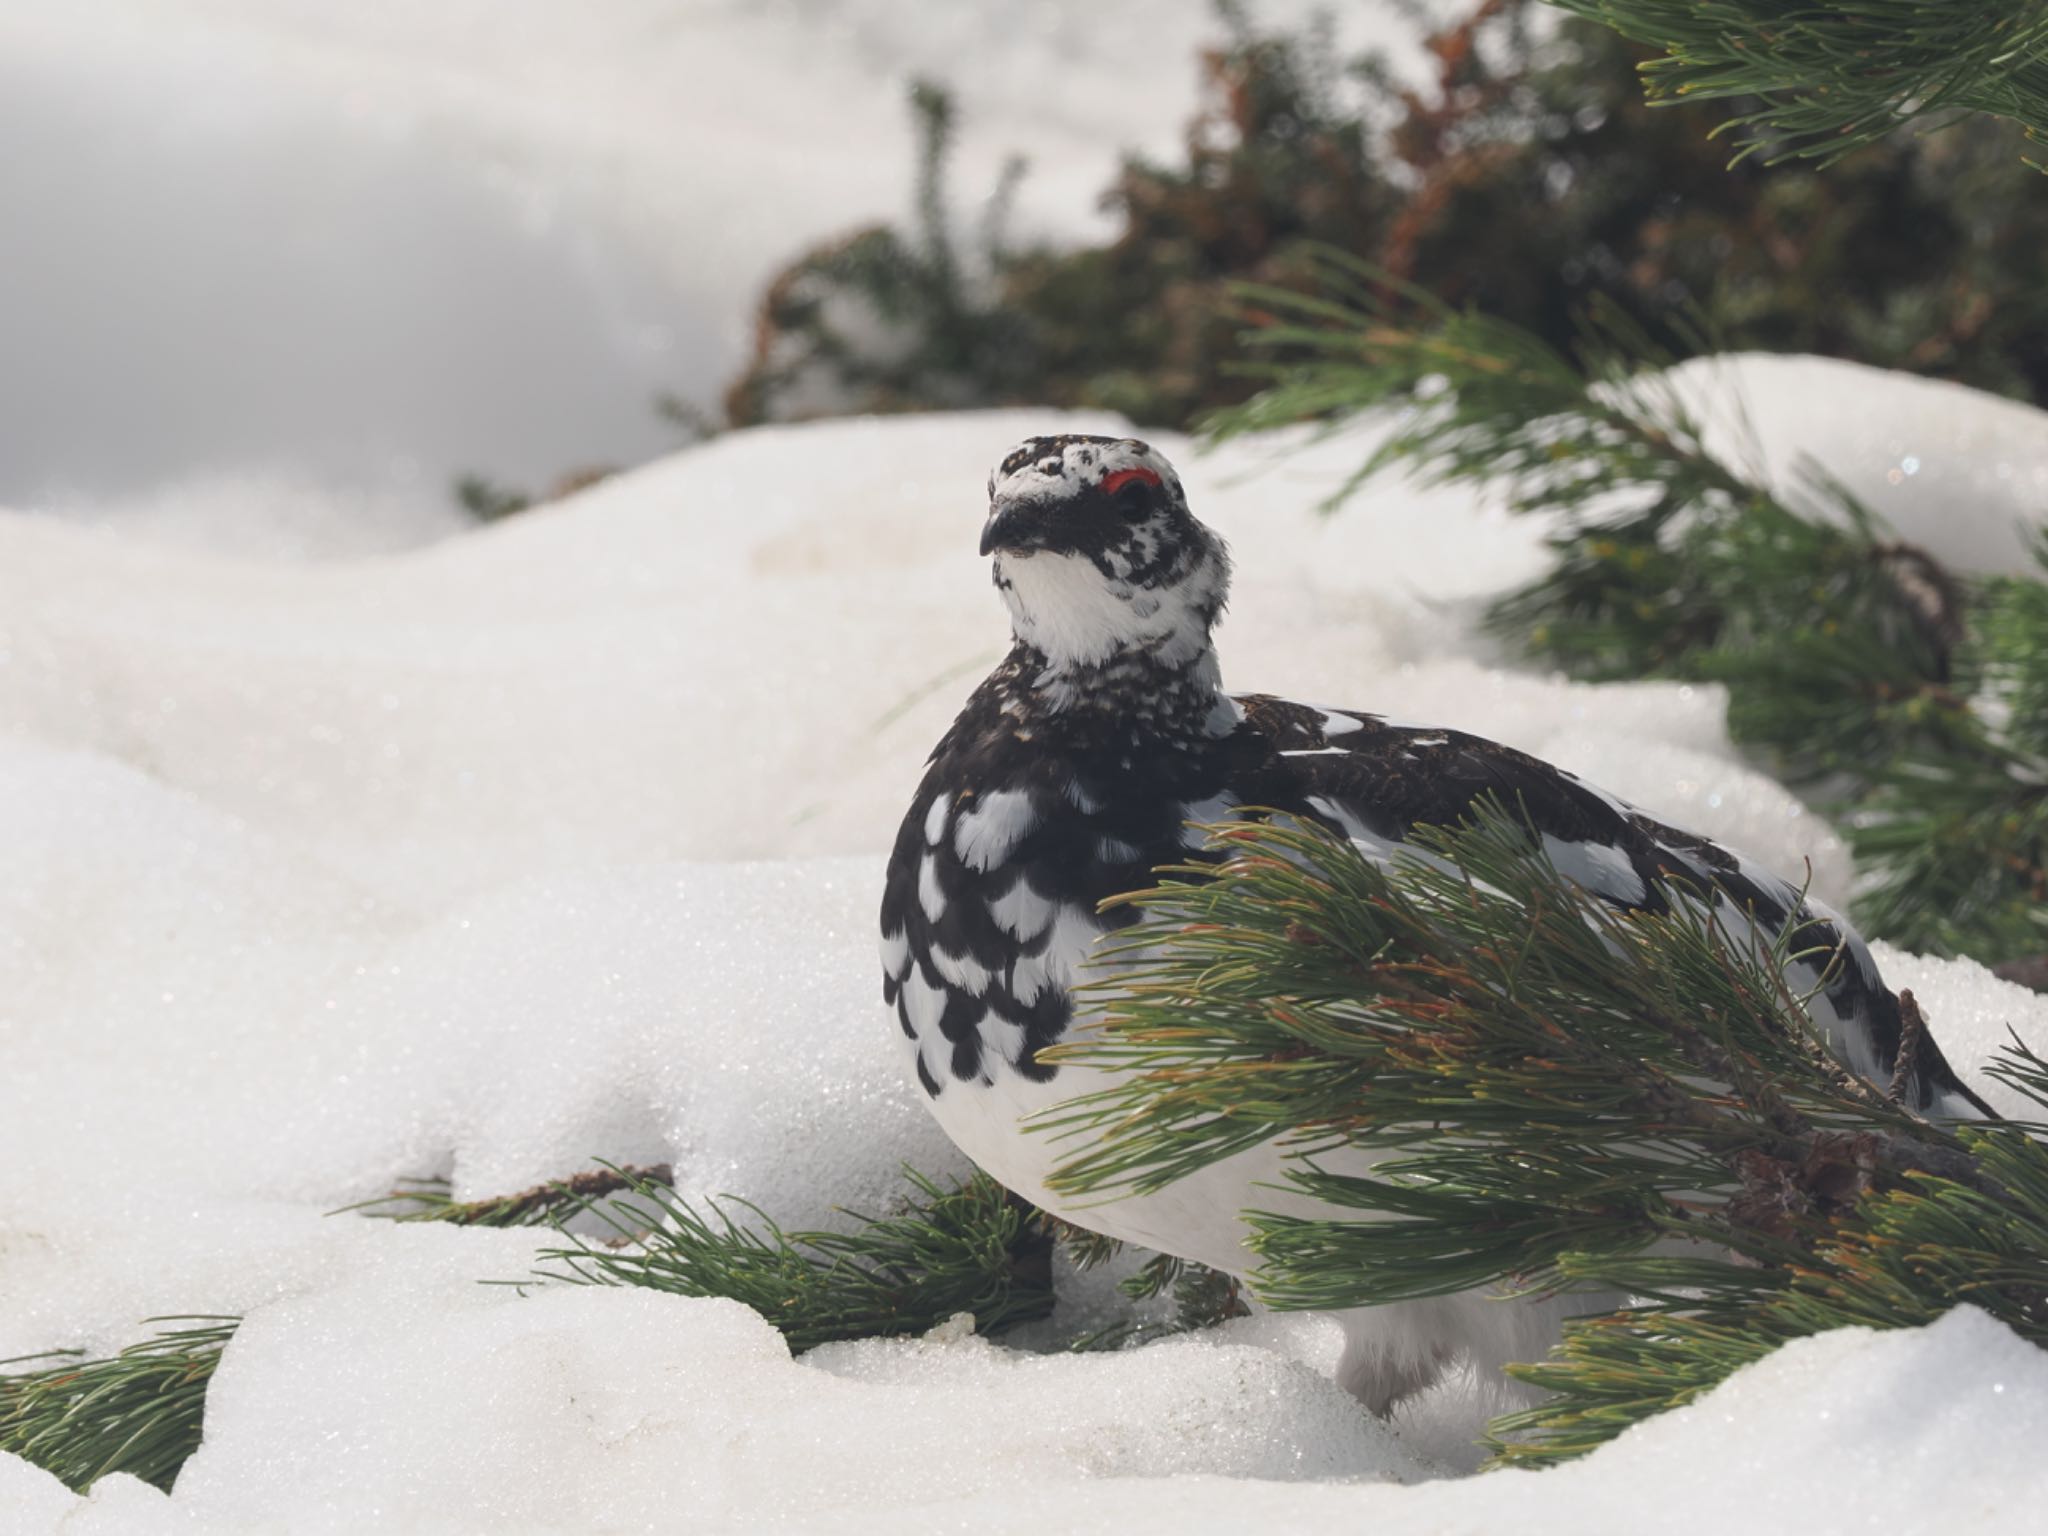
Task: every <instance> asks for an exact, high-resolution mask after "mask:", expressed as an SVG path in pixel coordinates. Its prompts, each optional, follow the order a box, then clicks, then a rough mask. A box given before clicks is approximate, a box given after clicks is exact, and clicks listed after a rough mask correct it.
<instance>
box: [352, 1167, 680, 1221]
mask: <svg viewBox="0 0 2048 1536" xmlns="http://www.w3.org/2000/svg"><path fill="white" fill-rule="evenodd" d="M674 1183H675V1171H674V1170H673V1169H672V1168H670V1166H669V1165H668V1164H667V1163H656V1164H653V1165H652V1166H649V1167H644V1168H643V1167H636V1166H635V1165H633V1164H631V1163H628V1164H625V1165H624V1166H622V1167H618V1168H613V1167H611V1166H609V1165H605V1166H603V1167H598V1168H589V1169H585V1170H584V1171H583V1172H582V1173H577V1174H571V1175H570V1176H569V1177H568V1178H566V1179H554V1180H551V1181H550V1182H548V1183H546V1184H536V1185H534V1186H533V1187H532V1188H531V1189H523V1190H521V1191H519V1193H517V1194H515V1195H494V1196H490V1197H488V1198H486V1199H483V1200H456V1199H454V1198H453V1197H452V1196H451V1195H450V1194H449V1187H448V1181H447V1180H446V1179H442V1178H428V1179H401V1180H399V1181H398V1187H397V1188H395V1189H393V1190H392V1191H391V1192H390V1193H389V1194H385V1195H379V1196H378V1197H377V1198H376V1199H374V1200H365V1201H362V1202H360V1203H358V1204H356V1205H346V1206H343V1207H342V1208H341V1210H340V1211H336V1212H335V1213H334V1214H335V1215H340V1214H342V1212H345V1211H360V1212H361V1213H362V1214H363V1215H365V1216H374V1217H377V1218H379V1219H380V1220H384V1221H446V1222H452V1223H454V1224H455V1225H457V1226H463V1227H544V1226H552V1225H555V1224H556V1223H557V1222H558V1221H560V1220H563V1219H566V1218H567V1217H569V1216H572V1215H574V1214H575V1213H576V1212H578V1211H580V1210H582V1209H583V1208H584V1207H586V1206H587V1205H589V1204H590V1203H591V1202H592V1201H593V1200H601V1199H603V1198H605V1197H606V1196H608V1195H615V1194H618V1193H620V1192H622V1191H625V1190H630V1189H635V1188H637V1187H638V1186H639V1185H641V1184H666V1185H673V1184H674Z"/></svg>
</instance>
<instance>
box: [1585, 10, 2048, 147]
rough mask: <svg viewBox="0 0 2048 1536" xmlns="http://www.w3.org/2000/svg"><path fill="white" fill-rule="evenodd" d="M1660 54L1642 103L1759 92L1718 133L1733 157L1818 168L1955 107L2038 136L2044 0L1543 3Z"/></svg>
mask: <svg viewBox="0 0 2048 1536" xmlns="http://www.w3.org/2000/svg"><path fill="white" fill-rule="evenodd" d="M1553 3H1555V4H1556V5H1558V6H1559V7H1561V8H1562V9H1564V10H1568V11H1573V12H1575V13H1577V14H1578V15H1581V16H1584V17H1587V18H1589V19H1590V20H1593V21H1597V22H1599V23H1601V24H1602V25H1604V26H1609V27H1612V28H1614V29H1615V30H1616V31H1618V32H1621V33H1623V34H1625V35H1626V36H1628V37H1631V38H1634V39H1635V40H1636V41H1638V42H1642V43H1649V44H1652V45H1653V46H1655V47H1658V48H1661V49H1663V50H1664V56H1663V57H1662V58H1658V59H1652V60H1650V61H1649V62H1648V63H1646V64H1644V65H1643V82H1644V85H1645V87H1646V89H1647V91H1648V94H1649V97H1650V100H1651V101H1652V102H1654V103H1659V104H1668V103H1671V102H1676V101H1724V100H1727V99H1728V98H1730V97H1745V96H1748V97H1758V98H1761V101H1762V104H1761V105H1760V106H1757V107H1754V108H1751V109H1749V110H1746V111H1743V112H1741V113H1740V114H1738V115H1737V116H1736V117H1734V118H1732V119H1731V120H1730V121H1729V122H1728V123H1727V124H1725V125H1724V128H1732V129H1735V130H1736V131H1737V138H1738V141H1739V142H1740V144H1741V146H1742V149H1741V154H1742V155H1745V156H1746V155H1750V154H1755V153H1757V152H1759V151H1761V152H1763V153H1764V154H1765V155H1767V156H1768V157H1769V158H1772V159H1785V158H1791V157H1804V158H1809V159H1819V160H1822V161H1823V162H1825V161H1832V160H1836V159H1839V158H1840V157H1841V156H1843V155H1845V154H1848V153H1849V152H1850V151H1851V150H1853V149H1856V148H1858V147H1861V146H1863V145H1867V144H1871V143H1874V142H1876V141H1877V140H1878V139H1880V138H1882V137H1883V136H1884V135H1885V134H1887V133H1890V132H1892V131H1893V130H1894V129H1896V128H1897V127H1899V125H1900V124H1902V123H1907V122H1913V121H1916V120H1919V119H1922V118H1931V119H1933V120H1935V121H1936V122H1937V124H1938V123H1939V122H1940V121H1941V120H1943V119H1951V120H1952V119H1953V118H1955V117H1958V116H1961V115H1963V114H1966V113H1972V112H1981V113H1987V114H1990V115H1992V116H1996V117H2003V118H2009V119H2011V120H2012V121H2013V122H2016V123H2018V124H2020V125H2021V126H2022V127H2024V128H2025V129H2026V130H2027V131H2028V134H2029V136H2030V137H2032V138H2034V139H2036V140H2040V139H2042V138H2048V4H2044V3H2042V0H1970V3H1969V4H1966V5H1958V4H1955V3H1953V0H1859V3H1857V4H1855V5H1839V6H1818V5H1811V4H1803V3H1799V0H1553Z"/></svg>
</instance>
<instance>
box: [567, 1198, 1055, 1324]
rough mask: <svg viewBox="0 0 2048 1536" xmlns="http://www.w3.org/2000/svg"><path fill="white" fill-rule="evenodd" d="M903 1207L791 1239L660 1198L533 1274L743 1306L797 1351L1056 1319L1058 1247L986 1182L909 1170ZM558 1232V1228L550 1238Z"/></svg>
mask: <svg viewBox="0 0 2048 1536" xmlns="http://www.w3.org/2000/svg"><path fill="white" fill-rule="evenodd" d="M904 1177H905V1178H906V1179H907V1180H908V1181H909V1183H910V1185H911V1188H912V1191H913V1194H912V1196H911V1199H910V1202H909V1203H908V1204H906V1206H905V1207H904V1208H903V1209H902V1210H900V1211H897V1212H893V1213H891V1214H889V1215H885V1216H857V1217H856V1220H857V1221H858V1222H859V1226H858V1227H857V1228H856V1229H855V1230H853V1231H851V1232H785V1231H784V1230H783V1229H782V1228H781V1227H780V1226H778V1225H776V1223H775V1222H774V1221H773V1220H772V1219H771V1218H770V1217H769V1216H768V1215H767V1214H766V1213H765V1212H763V1211H761V1210H760V1209H758V1208H757V1207H755V1206H753V1205H750V1204H748V1203H747V1202H745V1201H733V1202H729V1204H730V1205H732V1206H737V1207H738V1208H740V1209H742V1210H744V1211H746V1212H747V1213H748V1214H749V1215H750V1216H751V1217H752V1218H754V1220H753V1221H751V1222H742V1221H738V1220H735V1219H734V1217H733V1215H732V1212H731V1210H730V1209H728V1208H727V1207H724V1206H720V1205H718V1204H717V1203H716V1202H707V1204H706V1209H704V1210H703V1211H699V1210H698V1209H697V1208H696V1207H694V1206H692V1205H691V1204H690V1203H689V1202H688V1201H685V1200H683V1199H681V1198H679V1197H678V1196H677V1195H676V1194H675V1192H674V1191H673V1190H671V1189H668V1188H666V1187H665V1186H663V1185H660V1184H656V1183H654V1182H652V1181H649V1180H645V1179H634V1180H631V1181H630V1184H631V1197H630V1198H628V1199H622V1200H617V1201H614V1202H612V1203H610V1204H609V1205H607V1206H606V1207H603V1208H597V1209H598V1214H599V1215H600V1216H601V1217H602V1219H603V1220H604V1222H605V1224H606V1225H607V1226H608V1227H610V1228H611V1230H612V1233H613V1236H614V1238H615V1239H616V1240H617V1241H616V1244H614V1243H611V1242H593V1241H589V1240H586V1239H584V1238H580V1237H574V1236H572V1235H571V1234H569V1233H567V1232H564V1233H563V1235H564V1236H565V1237H568V1238H569V1240H570V1246H567V1247H561V1248H551V1249H547V1250H544V1251H543V1252H542V1254H541V1255H540V1257H541V1260H542V1262H543V1264H544V1266H545V1267H544V1268H542V1269H540V1270H538V1271H536V1273H537V1275H538V1276H539V1277H540V1278H541V1279H543V1280H548V1281H556V1282H566V1283H569V1284H573V1285H638V1286H645V1287H647V1288H649V1289H651V1290H657V1291H668V1292H671V1293H673V1294H675V1295H678V1296H726V1297H730V1298H732V1299H733V1300H735V1301H742V1302H745V1303H746V1304H747V1305H748V1306H750V1307H752V1308H753V1309H754V1310H755V1311H757V1312H759V1313H760V1314H761V1315H762V1316H763V1317H765V1318H766V1319H767V1320H768V1321H769V1322H771V1323H773V1324H774V1325H775V1326H776V1327H777V1328H779V1329H780V1330H781V1331H782V1334H783V1336H784V1337H785V1338H787V1339H788V1340H789V1346H790V1348H791V1349H792V1350H796V1351H799V1352H801V1351H803V1350H806V1349H811V1348H814V1347H815V1346H817V1345H819V1344H824V1343H827V1342H829V1341H831V1340H834V1339H863V1338H876V1337H887V1336H890V1335H894V1334H902V1333H922V1332H924V1331H926V1330H927V1329H930V1328H934V1327H936V1326H937V1325H938V1324H940V1323H942V1322H944V1321H946V1319H948V1318H949V1317H952V1316H954V1315H955V1314H956V1313H960V1312H971V1313H973V1314H974V1319H975V1326H976V1327H977V1328H978V1329H979V1330H980V1331H982V1332H984V1333H995V1332H999V1331H1001V1330H1002V1329H1004V1328H1007V1327H1010V1326H1012V1325H1013V1324H1016V1323H1020V1322H1023V1321H1026V1320H1027V1319H1030V1318H1034V1317H1043V1316H1045V1315H1046V1314H1047V1313H1048V1312H1050V1311H1051V1310H1052V1303H1053V1293H1052V1266H1051V1255H1052V1240H1051V1239H1050V1238H1049V1237H1047V1236H1045V1235H1044V1234H1043V1233H1041V1232H1040V1231H1039V1230H1038V1228H1037V1227H1036V1225H1035V1224H1034V1223H1033V1221H1032V1219H1031V1217H1032V1212H1031V1211H1030V1209H1029V1207H1027V1206H1024V1205H1023V1204H1022V1203H1021V1202H1019V1201H1017V1200H1016V1199H1015V1198H1014V1197H1012V1196H1010V1195H1009V1194H1008V1193H1007V1192H1005V1191H1004V1190H1003V1188H1002V1187H1001V1186H1000V1185H998V1184H997V1183H996V1182H995V1181H994V1180H993V1179H990V1178H988V1177H987V1176H985V1175H976V1176H975V1177H974V1178H971V1179H969V1180H967V1181H966V1182H965V1183H962V1184H956V1185H952V1186H946V1185H942V1184H940V1183H938V1182H936V1181H934V1180H932V1179H928V1178H926V1177H925V1176H924V1175H922V1174H919V1173H914V1172H911V1171H909V1170H907V1169H906V1170H905V1173H904ZM558 1230H559V1229H558Z"/></svg>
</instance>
